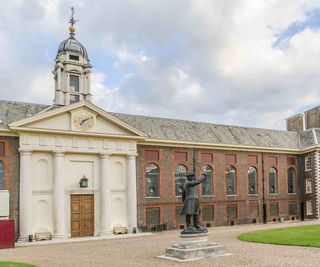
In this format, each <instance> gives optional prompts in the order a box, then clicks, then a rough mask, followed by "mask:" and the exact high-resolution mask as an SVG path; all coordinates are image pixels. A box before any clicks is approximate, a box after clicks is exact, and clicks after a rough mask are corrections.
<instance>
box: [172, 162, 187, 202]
mask: <svg viewBox="0 0 320 267" xmlns="http://www.w3.org/2000/svg"><path fill="white" fill-rule="evenodd" d="M186 173H187V168H186V167H185V166H184V165H181V164H178V165H177V167H176V171H175V175H174V176H175V189H176V196H181V195H182V191H183V186H184V183H185V181H186V176H185V174H186Z"/></svg>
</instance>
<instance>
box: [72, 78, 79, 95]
mask: <svg viewBox="0 0 320 267" xmlns="http://www.w3.org/2000/svg"><path fill="white" fill-rule="evenodd" d="M70 91H73V92H79V76H76V75H70Z"/></svg>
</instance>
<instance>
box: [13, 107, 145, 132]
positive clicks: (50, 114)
mask: <svg viewBox="0 0 320 267" xmlns="http://www.w3.org/2000/svg"><path fill="white" fill-rule="evenodd" d="M81 107H86V108H88V109H89V110H93V111H95V112H96V113H98V115H100V116H101V117H102V118H104V119H106V120H108V121H110V122H112V123H114V124H116V125H118V126H119V127H121V128H123V129H126V130H128V131H130V132H132V133H134V134H136V135H137V136H139V137H146V135H145V134H144V133H143V132H141V131H139V130H137V129H135V128H134V127H132V126H130V125H128V124H126V123H124V122H123V121H121V120H119V119H117V118H115V117H113V116H112V115H110V114H109V113H107V112H106V111H105V110H103V109H101V108H99V107H97V106H95V105H93V104H91V103H89V102H87V101H80V102H77V103H74V104H71V105H67V106H63V107H60V108H56V109H53V110H49V111H47V112H45V113H41V114H36V115H34V116H32V117H27V118H24V119H22V120H18V121H15V122H13V123H10V124H9V128H10V129H14V130H17V129H16V128H20V127H21V128H22V129H23V128H25V127H24V126H25V125H26V124H29V123H32V122H36V121H41V120H44V119H48V118H52V117H54V116H56V115H58V114H62V113H65V112H70V111H72V110H74V109H78V108H81Z"/></svg>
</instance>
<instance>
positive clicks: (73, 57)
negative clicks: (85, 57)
mask: <svg viewBox="0 0 320 267" xmlns="http://www.w3.org/2000/svg"><path fill="white" fill-rule="evenodd" d="M69 59H71V60H76V61H79V56H75V55H69Z"/></svg>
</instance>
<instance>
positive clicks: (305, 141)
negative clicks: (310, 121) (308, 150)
mask: <svg viewBox="0 0 320 267" xmlns="http://www.w3.org/2000/svg"><path fill="white" fill-rule="evenodd" d="M314 144H315V140H314V136H313V133H312V129H308V130H306V131H304V132H301V133H300V146H301V147H308V146H312V145H314Z"/></svg>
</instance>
